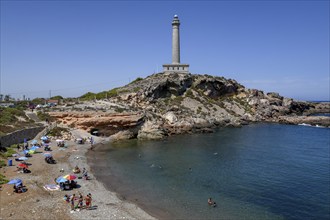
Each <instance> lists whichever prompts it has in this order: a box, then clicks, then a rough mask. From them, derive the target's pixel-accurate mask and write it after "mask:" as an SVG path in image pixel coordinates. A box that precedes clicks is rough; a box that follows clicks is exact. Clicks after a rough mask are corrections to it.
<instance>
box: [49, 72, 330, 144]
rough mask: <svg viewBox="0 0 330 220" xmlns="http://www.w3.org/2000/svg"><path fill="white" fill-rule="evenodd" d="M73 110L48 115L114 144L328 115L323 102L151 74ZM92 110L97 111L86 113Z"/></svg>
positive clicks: (217, 80) (228, 82)
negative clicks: (114, 142) (107, 96)
mask: <svg viewBox="0 0 330 220" xmlns="http://www.w3.org/2000/svg"><path fill="white" fill-rule="evenodd" d="M112 94H113V90H112ZM91 105H92V107H91ZM100 105H101V106H102V107H101V108H98V107H97V106H100ZM79 106H80V107H78V106H76V107H75V111H72V112H70V114H68V112H67V111H68V110H64V111H65V112H63V109H62V112H56V113H51V115H52V116H54V117H56V118H57V119H58V120H59V122H61V123H66V124H68V125H69V126H73V127H74V126H76V127H80V128H83V129H85V130H88V131H90V130H91V129H98V130H99V131H100V133H102V134H104V135H107V136H108V135H113V136H112V137H113V138H114V139H126V138H136V137H137V138H141V139H144V138H146V139H159V138H163V137H164V136H168V135H173V134H182V133H194V132H211V131H212V130H213V128H215V127H217V126H241V125H244V124H247V123H251V122H260V121H267V122H282V123H293V124H294V123H303V122H304V120H302V121H299V120H298V118H300V116H303V115H308V114H310V113H313V112H322V111H323V112H324V111H327V112H329V104H328V103H327V104H323V105H322V104H316V103H310V102H301V101H295V100H293V99H291V98H285V97H282V96H280V95H279V94H278V93H267V94H264V92H263V91H260V90H256V89H247V88H245V87H244V86H243V85H241V84H239V83H238V82H236V81H235V80H232V79H225V78H223V77H215V76H210V75H197V74H185V73H171V74H163V73H158V74H154V75H151V76H149V77H147V78H145V79H141V80H137V81H134V82H133V83H130V84H128V85H126V86H124V87H121V88H117V89H116V94H115V95H113V96H112V97H111V98H109V99H107V100H102V101H95V102H94V103H89V104H87V103H82V104H80V105H79ZM93 106H94V110H101V111H99V112H98V113H96V112H95V111H93V113H88V112H89V111H90V110H91V109H93ZM79 109H80V110H81V111H83V113H82V112H77V110H79ZM118 112H122V113H121V114H118ZM311 117H312V116H310V117H307V118H308V119H309V122H311V121H312V122H313V123H314V124H318V125H323V126H330V118H329V117H320V116H319V117H312V119H313V120H311ZM305 118H306V117H305ZM295 119H297V120H295Z"/></svg>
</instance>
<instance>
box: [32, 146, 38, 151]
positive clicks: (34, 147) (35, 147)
mask: <svg viewBox="0 0 330 220" xmlns="http://www.w3.org/2000/svg"><path fill="white" fill-rule="evenodd" d="M37 149H38V147H37V146H33V147H31V148H30V150H34V151H35V150H37Z"/></svg>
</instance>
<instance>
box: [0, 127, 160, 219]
mask: <svg viewBox="0 0 330 220" xmlns="http://www.w3.org/2000/svg"><path fill="white" fill-rule="evenodd" d="M70 132H71V133H72V134H73V135H74V136H75V137H89V136H90V135H89V134H88V133H86V132H85V131H83V130H78V129H70ZM93 138H94V140H95V143H96V144H100V143H102V142H105V141H109V139H105V138H100V137H93ZM66 143H67V144H68V147H67V148H60V147H57V146H56V142H55V141H52V142H51V145H50V146H51V148H52V150H53V151H52V152H51V153H52V155H53V157H54V159H55V160H56V162H57V163H56V164H47V163H46V162H45V161H44V155H43V149H42V148H40V149H38V151H39V152H42V153H36V154H33V156H32V157H31V158H30V159H29V160H28V161H27V162H28V163H30V164H32V165H31V166H29V169H30V170H31V173H28V174H24V173H18V172H17V171H15V170H16V165H18V164H19V162H18V161H15V160H14V158H11V159H13V166H6V167H3V168H1V173H3V174H4V175H6V177H7V179H9V180H10V179H13V178H20V179H21V180H22V181H23V184H24V185H25V186H26V188H27V189H28V191H27V192H25V193H14V192H13V185H8V184H4V185H3V186H2V188H1V191H0V207H1V210H0V219H92V218H97V219H154V217H152V216H150V215H149V214H148V213H146V212H145V211H143V210H142V209H141V208H139V207H138V206H136V205H135V204H133V203H129V202H128V201H123V200H121V199H119V198H118V196H117V195H116V193H114V192H110V191H108V190H107V189H106V188H105V187H104V186H103V184H102V183H100V182H98V181H97V180H96V179H95V177H94V175H93V173H91V172H90V169H89V166H88V164H87V160H86V153H87V151H88V150H89V149H90V148H91V145H90V144H89V143H85V144H79V145H78V144H76V143H75V142H74V140H70V141H67V142H66ZM76 165H78V166H79V167H80V169H82V168H86V169H87V170H88V174H89V176H90V177H91V180H83V179H76V180H77V183H78V185H80V187H79V188H76V189H73V190H70V191H60V190H58V191H47V190H45V189H44V185H46V184H54V183H55V182H54V179H55V178H56V177H58V176H61V175H65V174H69V173H73V172H72V169H73V168H74V167H75V166H76ZM61 170H64V171H63V172H61ZM79 192H80V193H82V195H83V196H86V195H87V194H88V193H91V195H92V209H91V210H86V209H81V210H80V211H77V210H76V211H74V212H71V209H70V205H69V204H68V203H67V202H65V201H64V199H63V197H64V195H65V194H68V195H72V194H73V193H75V194H76V196H78V194H79Z"/></svg>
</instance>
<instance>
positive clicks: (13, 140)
mask: <svg viewBox="0 0 330 220" xmlns="http://www.w3.org/2000/svg"><path fill="white" fill-rule="evenodd" d="M44 129H45V127H44V126H40V127H34V128H27V129H23V130H19V131H15V132H13V133H10V134H7V135H5V136H2V137H0V143H1V145H0V146H1V147H9V146H10V145H12V144H17V143H22V142H23V141H24V138H27V139H34V138H35V137H36V136H37V135H38V134H39V133H40V132H41V131H43V130H44Z"/></svg>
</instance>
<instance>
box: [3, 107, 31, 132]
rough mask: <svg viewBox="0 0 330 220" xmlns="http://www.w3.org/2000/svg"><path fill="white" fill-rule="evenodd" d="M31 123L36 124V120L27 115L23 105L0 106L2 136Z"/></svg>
mask: <svg viewBox="0 0 330 220" xmlns="http://www.w3.org/2000/svg"><path fill="white" fill-rule="evenodd" d="M31 125H34V122H33V121H31V120H30V119H28V117H26V115H25V113H24V110H23V108H22V107H20V106H17V107H15V108H1V107H0V136H2V135H5V134H7V133H10V132H13V131H16V130H20V129H23V128H25V127H30V126H31Z"/></svg>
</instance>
